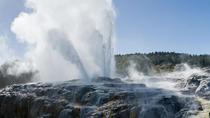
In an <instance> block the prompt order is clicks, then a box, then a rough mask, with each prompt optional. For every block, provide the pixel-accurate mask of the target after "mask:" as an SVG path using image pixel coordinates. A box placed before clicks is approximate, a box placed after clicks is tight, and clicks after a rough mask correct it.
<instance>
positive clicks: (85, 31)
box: [11, 0, 115, 81]
mask: <svg viewBox="0 0 210 118" xmlns="http://www.w3.org/2000/svg"><path fill="white" fill-rule="evenodd" d="M26 6H27V7H28V8H30V9H32V10H33V11H32V12H30V13H26V12H22V13H20V15H19V16H18V17H17V18H16V19H15V20H14V22H13V24H12V26H11V30H12V31H13V32H14V33H15V34H16V35H17V37H18V39H19V41H21V42H26V43H27V44H29V45H31V46H33V47H32V48H31V50H29V51H28V53H27V54H26V56H27V58H28V59H30V60H32V61H33V62H34V64H35V66H36V67H37V69H38V70H39V71H40V74H41V76H42V78H43V80H50V81H52V80H60V79H62V80H65V79H67V80H68V79H72V78H78V77H81V76H83V75H84V74H81V73H84V72H82V71H83V70H84V71H85V72H86V73H87V75H88V76H89V77H94V76H110V73H111V70H112V66H113V65H114V64H113V63H114V61H113V60H114V58H113V57H114V55H113V24H114V17H115V12H114V9H113V5H112V0H26ZM52 78H53V79H52Z"/></svg>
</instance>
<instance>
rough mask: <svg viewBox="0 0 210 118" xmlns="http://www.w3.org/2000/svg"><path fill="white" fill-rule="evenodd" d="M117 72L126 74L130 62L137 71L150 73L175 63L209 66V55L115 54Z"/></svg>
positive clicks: (171, 67)
mask: <svg viewBox="0 0 210 118" xmlns="http://www.w3.org/2000/svg"><path fill="white" fill-rule="evenodd" d="M115 59H116V68H117V73H119V74H124V75H125V74H126V73H127V69H128V68H129V66H130V65H131V63H133V64H135V66H136V69H137V70H138V71H141V72H144V73H145V74H150V73H153V72H163V71H172V70H174V68H175V66H176V65H177V64H182V63H187V64H189V65H190V66H195V67H201V68H206V67H210V55H191V54H184V53H175V52H154V53H148V54H142V53H135V54H125V55H116V56H115Z"/></svg>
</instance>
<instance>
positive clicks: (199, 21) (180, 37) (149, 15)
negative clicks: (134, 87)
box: [0, 0, 210, 54]
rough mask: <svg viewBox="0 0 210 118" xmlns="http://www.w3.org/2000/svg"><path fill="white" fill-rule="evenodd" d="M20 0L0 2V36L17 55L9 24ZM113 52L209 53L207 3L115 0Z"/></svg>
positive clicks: (18, 49)
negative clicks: (114, 44) (114, 45)
mask: <svg viewBox="0 0 210 118" xmlns="http://www.w3.org/2000/svg"><path fill="white" fill-rule="evenodd" d="M23 3H24V2H23V0H0V34H1V35H7V36H8V39H7V40H8V43H9V45H10V46H11V47H12V48H14V49H15V50H16V52H18V53H19V54H22V52H24V48H23V45H22V44H19V43H18V42H17V41H16V40H15V36H14V34H12V33H11V32H10V24H11V22H12V20H13V19H14V18H15V17H16V16H17V15H18V13H19V12H20V11H22V10H24V5H23ZM114 4H115V7H116V12H117V19H116V35H117V50H116V53H134V52H152V51H175V52H185V53H193V54H210V0H114Z"/></svg>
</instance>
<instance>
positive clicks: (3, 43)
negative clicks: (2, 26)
mask: <svg viewBox="0 0 210 118" xmlns="http://www.w3.org/2000/svg"><path fill="white" fill-rule="evenodd" d="M7 41H8V37H7V36H4V35H1V36H0V65H1V64H2V63H4V62H6V61H9V60H12V59H14V58H15V52H14V50H13V49H11V48H10V47H9V45H8V42H7Z"/></svg>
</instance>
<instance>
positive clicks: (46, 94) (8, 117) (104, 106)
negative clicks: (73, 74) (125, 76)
mask: <svg viewBox="0 0 210 118" xmlns="http://www.w3.org/2000/svg"><path fill="white" fill-rule="evenodd" d="M94 81H95V82H93V83H91V84H88V85H86V84H82V83H79V81H67V82H62V83H57V84H50V83H33V84H22V85H12V86H9V87H6V88H4V89H2V90H0V117H2V118H29V117H30V118H37V117H38V118H71V117H72V118H79V117H81V118H86V117H90V118H101V117H114V118H138V117H141V118H158V117H159V118H164V117H174V116H176V114H177V113H179V112H180V111H183V114H184V113H186V112H188V111H190V110H191V108H190V107H185V106H186V105H187V104H193V103H191V102H190V101H191V100H188V97H181V96H176V94H173V92H171V91H166V90H162V89H155V88H147V87H146V86H145V85H143V84H126V83H124V82H122V81H121V80H118V79H117V80H114V79H110V78H102V80H101V81H100V79H97V81H96V80H94ZM189 102H190V103H189ZM183 109H185V110H183Z"/></svg>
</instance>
